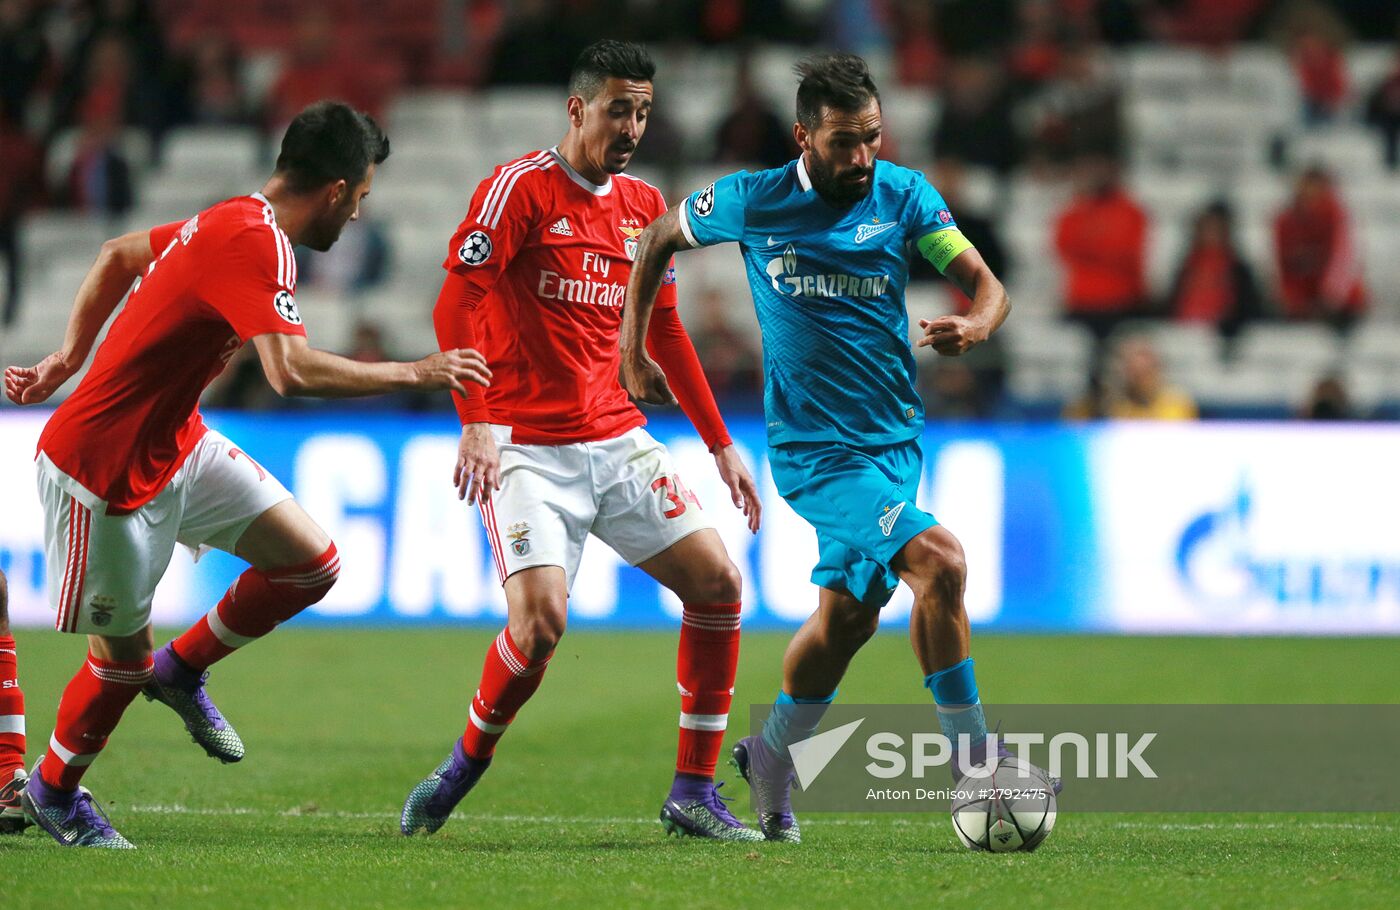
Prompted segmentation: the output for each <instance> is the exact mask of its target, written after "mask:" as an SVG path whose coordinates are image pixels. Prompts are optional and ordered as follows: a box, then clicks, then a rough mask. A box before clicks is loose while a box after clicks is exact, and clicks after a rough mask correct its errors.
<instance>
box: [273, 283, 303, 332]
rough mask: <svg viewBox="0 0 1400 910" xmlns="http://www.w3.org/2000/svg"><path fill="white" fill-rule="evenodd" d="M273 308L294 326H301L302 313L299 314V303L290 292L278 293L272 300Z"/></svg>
mask: <svg viewBox="0 0 1400 910" xmlns="http://www.w3.org/2000/svg"><path fill="white" fill-rule="evenodd" d="M272 308H273V309H274V310H276V311H277V315H278V316H281V317H282V318H283V319H284V320H286V321H287V322H290V323H291V324H292V325H301V313H299V312H297V302H296V298H294V297H293V296H292V294H291V292H290V291H278V292H277V294H276V296H274V297H273V298H272Z"/></svg>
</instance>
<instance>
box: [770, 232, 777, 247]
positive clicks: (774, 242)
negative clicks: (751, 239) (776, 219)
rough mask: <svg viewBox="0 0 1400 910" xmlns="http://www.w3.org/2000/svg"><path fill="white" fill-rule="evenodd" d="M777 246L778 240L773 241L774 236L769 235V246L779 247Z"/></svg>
mask: <svg viewBox="0 0 1400 910" xmlns="http://www.w3.org/2000/svg"><path fill="white" fill-rule="evenodd" d="M777 245H778V241H776V240H774V239H773V235H772V234H769V235H768V246H777Z"/></svg>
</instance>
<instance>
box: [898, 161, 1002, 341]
mask: <svg viewBox="0 0 1400 910" xmlns="http://www.w3.org/2000/svg"><path fill="white" fill-rule="evenodd" d="M930 180H931V182H932V183H933V186H934V188H935V189H937V190H938V192H939V193H940V194H941V195H942V196H943V201H944V202H946V203H948V210H949V211H950V212H952V213H953V220H954V221H956V222H957V225H958V230H960V231H962V233H963V236H964V237H966V238H967V239H968V240H969V241H971V242H972V245H973V246H974V247H976V248H977V252H978V253H980V254H982V259H983V260H984V261H985V262H986V263H987V266H988V268H990V269H991V270H992V272H993V274H995V275H996V276H997V277H998V278H1000V279H1001V280H1002V282H1003V283H1008V282H1009V281H1010V280H1011V276H1010V270H1009V268H1008V265H1009V263H1008V261H1007V257H1006V247H1005V246H1004V245H1003V244H1002V242H1001V232H1000V231H999V230H998V229H997V226H996V223H995V222H993V221H992V220H991V219H990V218H987V217H986V216H985V215H983V214H982V213H981V212H979V211H978V210H977V208H976V207H975V206H973V205H972V204H971V202H970V201H969V200H968V199H967V197H966V195H965V189H964V188H965V186H966V180H967V172H966V168H964V166H963V163H962V162H961V161H959V160H958V159H956V158H940V159H939V161H938V163H937V164H935V165H934V168H933V173H932V175H931V177H930ZM909 278H910V280H912V281H935V280H938V281H943V284H944V287H946V288H947V289H948V298H949V301H950V303H951V311H952V312H954V313H959V314H966V313H967V311H968V310H969V309H970V308H971V307H972V301H970V300H968V299H967V295H966V294H964V293H963V292H962V291H961V290H959V288H958V286H957V285H955V284H953V282H951V281H947V280H946V279H943V278H942V276H940V275H939V274H938V270H937V269H935V268H934V267H933V264H932V263H930V262H928V261H927V260H925V259H924V258H923V257H922V256H915V257H914V259H913V260H912V261H911V262H910V265H909ZM995 339H996V336H995V335H993V336H992V340H995Z"/></svg>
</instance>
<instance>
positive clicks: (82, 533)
mask: <svg viewBox="0 0 1400 910" xmlns="http://www.w3.org/2000/svg"><path fill="white" fill-rule="evenodd" d="M37 465H38V474H39V499H40V501H41V502H42V503H43V507H44V552H45V555H46V556H47V560H48V582H49V606H50V607H52V608H53V609H54V610H56V611H58V619H57V621H56V622H55V623H54V625H55V627H56V628H57V629H58V630H59V631H60V632H77V633H81V634H86V635H110V636H125V635H132V634H135V633H136V632H139V631H141V630H142V629H144V628H145V627H146V625H147V624H148V623H149V622H150V618H151V597H152V596H153V595H154V594H155V590H156V585H157V584H158V583H159V582H160V579H161V576H162V575H164V574H165V570H166V567H168V566H169V565H170V557H171V555H172V554H173V553H174V552H175V545H176V544H177V543H179V544H183V545H185V546H187V547H189V548H190V549H192V550H195V551H197V552H198V551H201V550H203V549H206V548H212V549H218V550H224V551H225V552H228V553H232V552H233V549H234V547H235V546H236V545H237V544H238V539H239V538H240V537H242V536H243V532H244V531H246V530H247V529H248V525H250V524H252V523H253V519H255V518H257V517H258V516H259V515H261V514H262V513H263V512H266V511H267V510H268V509H270V508H272V507H273V506H275V505H277V504H278V503H279V502H282V501H284V500H287V499H291V498H292V494H291V493H289V492H287V488H286V487H284V486H282V484H281V483H280V482H279V481H278V480H277V478H275V477H273V476H272V475H271V474H269V473H268V472H267V471H266V470H264V469H263V468H262V466H260V465H259V464H258V463H257V462H255V461H253V460H252V459H251V458H249V457H248V456H247V455H245V454H244V453H243V451H242V450H241V449H238V448H237V447H236V446H234V444H233V443H232V442H229V440H228V439H227V438H226V437H224V436H223V434H221V433H216V432H214V431H213V430H210V431H208V432H207V433H205V435H204V438H203V439H201V440H200V441H199V443H198V444H197V445H196V446H195V447H194V451H193V452H191V453H190V456H189V458H187V459H186V460H185V463H184V464H183V465H181V466H180V470H178V471H176V472H175V476H174V477H173V478H171V480H170V483H168V484H166V485H165V489H163V490H161V491H160V492H159V493H158V494H156V498H155V499H152V500H151V501H150V502H148V503H146V504H145V505H144V506H142V507H141V508H139V509H137V510H136V511H135V512H132V513H130V514H128V515H108V514H107V504H106V503H105V502H103V501H102V500H101V499H99V498H97V497H96V496H95V495H93V494H92V493H91V492H90V491H88V490H87V489H85V488H84V487H83V486H82V485H81V484H80V483H78V482H77V481H76V480H74V479H73V478H71V477H69V476H68V475H67V474H65V473H63V472H62V471H60V470H59V469H58V467H57V466H56V465H54V463H53V462H52V461H50V460H49V458H48V456H47V455H45V454H43V453H42V452H41V453H39V458H38V462H37Z"/></svg>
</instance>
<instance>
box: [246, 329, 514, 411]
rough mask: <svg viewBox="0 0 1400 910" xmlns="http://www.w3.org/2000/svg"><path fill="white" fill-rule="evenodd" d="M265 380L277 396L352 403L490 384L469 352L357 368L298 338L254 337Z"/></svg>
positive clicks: (482, 362)
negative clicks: (371, 397) (372, 397)
mask: <svg viewBox="0 0 1400 910" xmlns="http://www.w3.org/2000/svg"><path fill="white" fill-rule="evenodd" d="M253 344H254V345H255V346H256V347H257V350H258V359H259V360H261V361H262V367H263V372H264V373H265V374H267V381H268V382H269V383H271V385H272V388H273V389H275V390H276V392H277V394H278V395H283V396H286V395H305V396H308V397H311V398H354V397H356V396H360V395H382V394H385V393H387V392H401V391H406V390H410V389H413V390H421V391H442V390H449V389H450V390H451V391H454V392H458V393H462V394H465V393H466V390H467V383H475V384H476V385H481V386H485V385H490V384H491V370H490V369H488V368H487V366H486V360H485V358H483V357H482V356H481V355H480V354H479V353H477V352H476V351H473V350H453V351H443V352H442V353H438V354H430V355H429V356H427V357H424V358H423V359H422V360H418V361H415V362H413V363H395V362H392V361H386V362H382V363H362V362H360V361H358V360H351V359H349V358H348V357H341V356H339V355H337V354H331V353H329V352H327V351H318V350H316V349H315V348H313V347H311V345H309V344H307V341H306V337H305V336H303V335H283V334H278V333H275V332H269V333H266V334H263V335H255V336H254V337H253Z"/></svg>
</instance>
